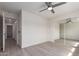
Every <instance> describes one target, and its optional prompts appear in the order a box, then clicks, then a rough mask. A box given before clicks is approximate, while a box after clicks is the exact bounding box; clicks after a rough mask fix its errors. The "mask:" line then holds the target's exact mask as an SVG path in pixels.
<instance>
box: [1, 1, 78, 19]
mask: <svg viewBox="0 0 79 59" xmlns="http://www.w3.org/2000/svg"><path fill="white" fill-rule="evenodd" d="M0 8H3V9H6V10H8V11H10V12H14V13H18V12H19V11H20V10H21V9H25V10H27V11H30V12H32V13H35V14H37V15H40V16H42V17H44V18H53V17H56V16H59V15H61V14H65V13H67V12H71V11H75V10H78V9H79V2H67V3H66V4H64V5H61V6H58V7H55V8H54V11H55V14H53V13H51V12H50V11H48V10H45V11H43V12H39V11H40V10H42V9H44V8H46V6H45V4H44V2H0Z"/></svg>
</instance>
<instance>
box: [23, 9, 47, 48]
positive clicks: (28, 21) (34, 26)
mask: <svg viewBox="0 0 79 59" xmlns="http://www.w3.org/2000/svg"><path fill="white" fill-rule="evenodd" d="M47 21H48V20H46V19H44V18H41V17H40V16H38V15H35V14H32V13H30V12H27V11H25V10H22V48H24V47H28V46H31V45H34V44H38V43H42V42H46V41H48V34H47V33H48V26H47V25H48V23H47Z"/></svg>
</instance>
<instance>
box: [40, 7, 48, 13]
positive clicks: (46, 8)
mask: <svg viewBox="0 0 79 59" xmlns="http://www.w3.org/2000/svg"><path fill="white" fill-rule="evenodd" d="M47 9H48V8H46V9H43V10H41V11H40V12H42V11H45V10H47Z"/></svg>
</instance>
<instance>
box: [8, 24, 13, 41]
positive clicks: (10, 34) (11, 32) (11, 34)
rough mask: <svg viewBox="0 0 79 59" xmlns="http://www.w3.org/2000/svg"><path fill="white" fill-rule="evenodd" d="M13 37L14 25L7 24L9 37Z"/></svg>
mask: <svg viewBox="0 0 79 59" xmlns="http://www.w3.org/2000/svg"><path fill="white" fill-rule="evenodd" d="M10 38H13V26H12V25H7V39H10Z"/></svg>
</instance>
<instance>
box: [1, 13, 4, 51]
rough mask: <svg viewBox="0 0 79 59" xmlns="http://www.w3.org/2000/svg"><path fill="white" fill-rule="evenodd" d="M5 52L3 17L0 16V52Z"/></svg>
mask: <svg viewBox="0 0 79 59" xmlns="http://www.w3.org/2000/svg"><path fill="white" fill-rule="evenodd" d="M4 50H5V17H4V14H2V15H0V51H4Z"/></svg>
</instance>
